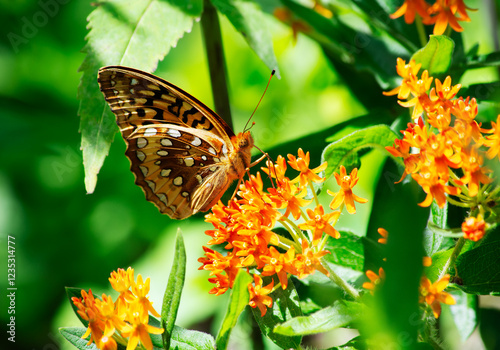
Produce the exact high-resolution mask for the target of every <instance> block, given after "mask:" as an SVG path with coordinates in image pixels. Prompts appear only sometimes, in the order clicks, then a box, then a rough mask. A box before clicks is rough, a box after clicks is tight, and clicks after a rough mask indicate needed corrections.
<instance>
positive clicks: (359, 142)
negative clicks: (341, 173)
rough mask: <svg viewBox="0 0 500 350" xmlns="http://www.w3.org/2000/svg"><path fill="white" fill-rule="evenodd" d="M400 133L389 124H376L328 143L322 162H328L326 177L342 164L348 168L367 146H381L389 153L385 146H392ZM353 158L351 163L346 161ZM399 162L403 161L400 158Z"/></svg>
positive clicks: (380, 147)
mask: <svg viewBox="0 0 500 350" xmlns="http://www.w3.org/2000/svg"><path fill="white" fill-rule="evenodd" d="M396 138H398V135H397V134H396V133H395V132H394V131H392V130H391V128H389V127H388V126H387V125H376V126H372V127H369V128H366V129H362V130H358V131H355V132H353V133H352V134H349V135H347V136H345V137H343V138H341V139H340V140H337V141H335V142H333V143H331V144H330V145H328V146H327V147H326V148H325V150H324V151H323V154H322V156H321V158H322V162H324V161H326V162H328V167H327V168H326V170H325V177H327V178H328V177H330V175H332V173H333V172H334V171H335V170H336V169H338V167H339V166H340V165H344V166H345V167H346V168H348V167H349V166H350V165H351V164H352V161H353V160H354V159H357V154H358V152H359V151H360V150H362V149H365V148H379V149H381V150H382V151H383V152H384V153H387V154H388V155H389V153H388V152H387V151H386V150H385V147H387V146H392V145H393V143H394V140H395V139H396ZM348 160H351V162H350V163H346V161H348ZM398 161H399V162H402V161H400V160H399V159H398Z"/></svg>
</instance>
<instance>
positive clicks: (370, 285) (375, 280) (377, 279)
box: [363, 268, 385, 294]
mask: <svg viewBox="0 0 500 350" xmlns="http://www.w3.org/2000/svg"><path fill="white" fill-rule="evenodd" d="M366 277H368V279H369V280H370V282H364V283H363V288H365V289H368V290H370V293H371V294H373V293H374V292H375V289H377V288H378V286H380V285H381V284H382V282H384V280H385V271H384V269H383V268H379V269H378V275H377V274H376V273H375V272H373V271H372V270H367V271H366Z"/></svg>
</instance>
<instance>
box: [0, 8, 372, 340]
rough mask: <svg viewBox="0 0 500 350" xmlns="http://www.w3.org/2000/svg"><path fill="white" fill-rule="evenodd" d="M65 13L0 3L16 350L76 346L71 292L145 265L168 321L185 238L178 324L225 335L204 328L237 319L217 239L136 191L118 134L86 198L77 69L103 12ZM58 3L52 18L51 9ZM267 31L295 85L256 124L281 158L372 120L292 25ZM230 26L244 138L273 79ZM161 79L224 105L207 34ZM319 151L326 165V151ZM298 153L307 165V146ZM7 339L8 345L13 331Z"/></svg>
mask: <svg viewBox="0 0 500 350" xmlns="http://www.w3.org/2000/svg"><path fill="white" fill-rule="evenodd" d="M63 2H64V1H60V2H57V1H47V2H45V1H42V2H38V1H34V0H21V1H14V2H10V1H6V0H3V1H2V2H1V5H0V9H1V10H0V21H1V23H2V24H1V26H2V35H1V36H0V117H1V121H2V127H0V144H1V151H0V157H1V161H0V164H1V165H0V233H1V236H0V240H1V253H0V257H1V259H0V261H1V262H2V264H0V266H1V267H0V270H1V272H2V273H1V276H2V278H1V280H0V285H1V286H2V290H4V291H5V288H6V283H7V279H6V251H7V243H6V242H7V240H6V237H7V235H10V236H13V237H15V242H16V246H15V247H16V252H15V255H16V280H15V282H16V287H17V292H16V314H15V316H16V331H17V333H16V343H15V344H12V343H9V344H8V348H11V346H12V345H14V346H15V347H16V348H18V349H55V348H57V347H58V346H63V347H65V348H70V347H71V346H70V345H69V344H67V343H65V341H64V339H62V337H61V336H60V335H59V334H58V332H57V328H58V327H61V326H79V322H78V320H77V319H76V317H75V316H74V315H73V314H72V311H71V308H70V305H69V303H68V301H67V299H66V298H65V291H64V287H65V286H74V287H81V288H85V289H88V288H92V290H93V292H94V293H95V294H101V293H103V292H106V293H108V294H110V293H111V292H110V291H109V288H108V285H109V284H108V281H107V278H108V277H109V273H110V272H111V271H112V270H115V269H117V268H118V267H123V268H126V267H128V266H133V267H134V268H135V269H136V273H141V274H142V275H143V276H149V277H151V278H152V282H151V293H150V295H151V296H152V299H153V301H154V305H155V306H156V307H157V310H159V309H160V306H161V300H162V295H163V289H164V287H165V285H166V281H167V278H168V272H169V266H170V264H171V260H172V256H171V253H172V249H173V246H172V244H173V237H174V234H175V232H176V230H177V227H180V228H181V229H182V231H183V233H184V235H185V239H186V246H187V254H188V262H189V264H190V265H189V268H188V271H187V279H188V280H187V283H186V286H185V292H184V295H183V299H182V303H181V307H180V311H179V318H178V324H179V325H181V326H185V327H191V328H198V329H204V330H206V331H212V333H215V331H216V330H211V329H206V326H204V322H205V323H206V321H207V320H208V319H210V318H213V317H217V312H219V313H220V312H221V310H222V312H223V311H224V308H225V305H226V304H225V303H226V297H225V296H222V297H215V296H212V295H209V294H208V291H209V290H210V288H211V286H210V285H209V283H208V282H207V281H206V280H207V278H208V274H207V273H206V272H203V271H198V270H197V268H198V267H199V263H198V262H197V261H196V260H197V258H198V257H200V256H201V255H202V249H201V246H202V245H203V244H205V243H206V241H207V240H208V239H207V236H205V235H204V230H206V229H209V228H210V226H209V225H208V224H205V223H204V222H203V221H202V218H203V216H202V215H198V216H197V217H194V218H191V219H188V220H184V221H182V222H178V221H173V220H170V219H169V218H168V217H167V216H164V215H161V214H160V213H159V212H158V210H157V209H156V208H155V207H154V206H153V205H152V204H151V203H149V202H147V201H146V200H145V198H144V194H143V193H142V191H141V189H140V188H139V187H137V186H136V185H134V177H133V175H132V173H131V172H130V170H129V161H128V160H127V159H126V158H125V156H124V151H125V144H124V142H123V140H122V139H121V137H120V135H119V134H118V133H117V134H116V138H115V141H114V143H113V144H112V147H111V150H110V154H109V156H108V158H107V159H106V161H105V163H104V166H103V168H102V170H101V172H100V174H99V177H98V182H97V188H96V191H95V193H93V194H91V195H87V194H86V193H85V189H84V181H83V166H82V155H81V151H80V134H79V132H78V128H79V118H78V115H77V110H78V104H79V101H78V99H77V89H78V85H79V79H80V73H78V71H77V70H78V67H79V65H80V64H81V62H82V60H83V59H84V55H83V54H82V53H81V52H80V50H81V48H82V47H83V46H84V44H85V40H84V38H85V35H86V33H87V30H86V24H87V23H86V17H87V16H88V14H89V13H90V12H91V11H92V9H93V7H92V6H91V4H90V2H89V1H83V0H71V1H65V3H63ZM48 3H50V4H52V5H51V7H47V6H45V5H43V4H48ZM265 20H266V24H267V25H268V26H269V29H270V31H271V32H272V33H273V42H274V47H275V50H276V54H277V56H278V62H279V65H280V66H279V68H280V70H281V75H282V79H281V80H278V79H273V81H272V82H271V86H270V88H269V90H268V93H267V95H266V96H265V98H264V100H263V102H262V104H261V106H260V108H259V110H258V111H257V113H256V115H255V117H254V120H255V122H256V125H255V127H254V128H253V129H252V132H253V134H254V137H255V139H256V144H257V145H258V146H259V147H260V148H262V149H265V150H268V149H271V148H272V146H274V145H277V144H279V143H281V142H283V141H285V140H292V139H294V138H297V137H300V136H303V135H307V134H309V133H311V132H314V131H318V130H322V129H325V128H326V127H330V126H332V125H334V124H336V123H338V122H341V121H344V120H347V119H348V118H350V117H352V116H355V115H359V114H362V113H363V110H362V108H361V107H360V106H359V105H358V104H357V103H356V101H355V100H353V98H352V97H351V96H350V94H349V92H348V90H347V89H346V88H345V87H344V86H343V85H342V83H341V82H340V81H339V80H338V79H337V78H336V76H335V74H334V73H332V69H331V67H329V66H328V63H327V62H326V61H325V59H324V57H323V54H322V52H321V50H320V48H318V47H317V45H316V44H315V43H314V42H313V41H311V40H310V39H308V38H306V37H305V36H302V35H300V36H299V38H298V40H297V42H296V43H295V42H294V40H293V36H292V32H291V30H290V29H289V28H288V27H286V26H284V25H283V24H281V23H280V22H279V21H277V20H276V19H274V18H273V17H271V16H269V17H268V18H266V19H265ZM221 21H222V22H221V23H222V31H223V40H224V45H225V51H226V59H227V66H228V75H229V79H230V84H229V89H230V97H231V108H232V112H233V118H234V120H235V131H236V132H237V131H241V130H242V129H243V126H244V124H245V123H246V121H247V119H248V118H249V116H250V114H251V113H252V111H253V109H254V107H255V105H256V104H257V102H258V100H259V98H260V96H261V94H262V92H263V90H264V88H265V84H266V83H267V80H268V78H269V75H270V71H269V70H268V69H267V68H266V67H265V66H264V64H263V63H262V62H261V61H260V60H259V59H258V57H257V56H256V55H255V54H254V53H253V52H252V51H251V50H250V49H249V48H248V45H247V44H246V43H245V41H244V40H243V38H242V37H241V36H240V34H238V33H236V32H235V30H234V29H233V27H232V26H231V25H230V24H229V23H228V21H227V20H226V19H225V18H224V17H221ZM144 54H147V53H144ZM156 74H157V75H159V76H161V77H163V78H164V79H166V80H168V81H170V82H172V83H174V84H176V85H178V86H180V87H182V88H183V89H185V90H187V91H189V92H190V93H191V94H193V95H194V96H196V97H198V98H199V99H200V100H201V101H204V102H205V103H207V104H208V105H209V106H211V107H212V106H213V103H212V93H211V90H210V81H209V75H208V69H207V64H206V58H205V52H204V46H203V42H202V37H201V33H200V25H199V23H196V24H195V26H194V28H193V30H192V32H191V33H186V35H185V36H184V38H182V39H181V40H180V42H179V43H178V45H177V47H176V48H175V49H173V50H172V51H171V52H170V53H169V54H168V56H167V57H166V59H165V60H164V61H163V62H161V63H160V64H159V67H158V70H157V71H156ZM117 131H118V129H117ZM325 145H326V143H325ZM303 147H304V148H306V147H307V145H304V146H303ZM306 150H307V149H306ZM313 151H315V154H314V159H316V163H315V164H313V165H317V160H318V159H319V156H320V153H319V152H320V150H313ZM288 152H290V153H295V154H296V152H297V149H290V150H289V151H288ZM360 191H361V193H360V195H366V194H365V193H363V192H364V191H363V190H360ZM366 212H368V211H366ZM6 301H7V298H5V296H4V295H2V298H1V305H2V306H1V308H0V315H1V319H0V321H1V323H2V329H5V325H6V323H7V322H8V321H7V319H8V316H9V315H8V314H7V304H6ZM217 310H219V311H217ZM1 338H2V342H4V340H6V339H5V338H6V336H5V332H2V337H1Z"/></svg>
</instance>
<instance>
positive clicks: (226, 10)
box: [211, 0, 280, 78]
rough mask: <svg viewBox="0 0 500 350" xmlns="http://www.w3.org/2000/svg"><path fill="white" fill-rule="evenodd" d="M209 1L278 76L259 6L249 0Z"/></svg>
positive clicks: (268, 34) (268, 35) (269, 37)
mask: <svg viewBox="0 0 500 350" xmlns="http://www.w3.org/2000/svg"><path fill="white" fill-rule="evenodd" d="M211 2H212V3H213V4H214V6H215V7H216V8H217V9H218V10H219V11H220V12H221V13H222V14H224V15H225V16H226V17H227V18H228V19H229V21H230V22H231V23H232V25H233V26H234V28H235V29H236V30H237V31H238V32H240V33H241V35H243V38H245V40H246V41H247V43H248V45H249V46H250V48H251V49H252V50H253V51H254V52H255V53H256V54H257V56H259V58H260V59H261V60H262V61H263V62H264V63H265V65H266V66H267V67H268V68H269V69H271V70H273V69H275V70H276V76H277V77H278V78H280V73H279V69H278V61H277V59H276V56H275V55H274V49H273V42H272V39H271V34H270V33H269V31H268V30H267V27H266V25H265V19H264V18H263V17H264V13H263V12H262V11H261V10H260V8H259V6H258V5H257V4H256V3H255V2H253V1H249V0H211Z"/></svg>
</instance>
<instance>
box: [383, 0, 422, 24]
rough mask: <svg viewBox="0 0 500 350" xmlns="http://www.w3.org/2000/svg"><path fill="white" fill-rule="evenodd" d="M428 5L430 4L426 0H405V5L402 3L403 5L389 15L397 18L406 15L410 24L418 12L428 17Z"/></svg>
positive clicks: (406, 19)
mask: <svg viewBox="0 0 500 350" xmlns="http://www.w3.org/2000/svg"><path fill="white" fill-rule="evenodd" d="M428 7H429V4H427V2H425V1H424V0H405V2H404V3H403V5H401V7H400V8H399V9H397V10H396V12H394V13H393V14H392V15H390V16H389V17H390V18H392V19H395V18H399V17H401V16H402V15H405V22H406V23H407V24H410V23H413V21H414V20H415V15H416V14H417V13H418V14H419V15H420V17H422V18H427V17H428V16H429V15H428V13H427V8H428Z"/></svg>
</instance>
